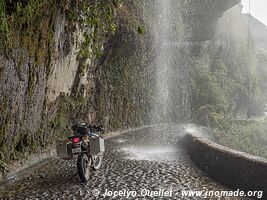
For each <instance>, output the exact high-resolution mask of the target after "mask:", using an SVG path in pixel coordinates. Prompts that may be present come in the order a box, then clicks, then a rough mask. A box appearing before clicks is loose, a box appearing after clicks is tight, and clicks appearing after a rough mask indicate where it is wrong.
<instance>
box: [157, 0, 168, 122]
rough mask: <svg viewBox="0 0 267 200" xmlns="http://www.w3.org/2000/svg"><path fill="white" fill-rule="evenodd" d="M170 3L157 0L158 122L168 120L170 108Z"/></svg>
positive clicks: (166, 0)
mask: <svg viewBox="0 0 267 200" xmlns="http://www.w3.org/2000/svg"><path fill="white" fill-rule="evenodd" d="M170 6H171V5H170V1H169V0H157V1H156V11H157V13H158V15H157V18H158V19H157V21H158V23H155V25H156V27H154V39H155V41H154V42H155V44H156V46H157V48H158V52H157V53H158V55H157V56H158V57H157V58H156V61H155V67H156V93H155V97H156V98H155V104H154V111H155V112H154V114H155V115H154V117H155V118H156V121H160V120H161V119H166V118H167V115H168V111H169V106H170V102H169V101H170V88H169V81H168V79H169V78H170V58H171V55H170V54H169V53H171V52H168V46H167V43H168V42H169V32H170V28H171V21H170V14H171V13H170Z"/></svg>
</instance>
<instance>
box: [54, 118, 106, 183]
mask: <svg viewBox="0 0 267 200" xmlns="http://www.w3.org/2000/svg"><path fill="white" fill-rule="evenodd" d="M71 131H72V132H73V134H74V135H73V136H71V137H68V138H67V140H64V141H62V140H61V141H60V140H58V141H56V149H57V155H58V157H60V158H61V159H64V160H70V159H73V158H74V157H78V158H77V169H78V174H79V177H80V179H81V181H82V182H87V181H88V180H89V178H90V169H91V168H92V169H93V170H98V169H99V168H100V167H101V164H102V159H103V154H104V151H105V145H104V139H103V138H102V137H101V136H99V135H98V134H96V132H100V131H104V128H103V126H101V125H100V126H97V125H90V124H86V123H82V124H75V125H73V126H72V127H71Z"/></svg>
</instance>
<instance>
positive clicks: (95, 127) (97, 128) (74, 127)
mask: <svg viewBox="0 0 267 200" xmlns="http://www.w3.org/2000/svg"><path fill="white" fill-rule="evenodd" d="M81 127H85V128H89V129H90V130H92V131H96V132H99V131H104V130H105V129H104V127H103V126H102V125H95V124H88V123H86V124H74V125H72V127H71V129H72V130H74V131H75V130H77V129H78V128H81Z"/></svg>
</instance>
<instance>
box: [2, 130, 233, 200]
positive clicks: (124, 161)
mask: <svg viewBox="0 0 267 200" xmlns="http://www.w3.org/2000/svg"><path fill="white" fill-rule="evenodd" d="M182 132H183V128H182V126H160V127H157V128H155V127H154V128H146V129H143V130H139V131H130V132H128V133H125V134H123V135H119V136H116V137H113V138H109V139H107V140H106V141H105V142H106V152H105V156H104V162H103V165H102V167H101V169H100V170H98V171H93V172H92V173H91V179H90V181H89V182H88V183H86V184H84V183H81V182H80V180H79V177H78V174H77V168H76V162H75V161H63V160H59V159H54V160H51V161H49V162H46V164H42V165H41V166H40V167H39V168H38V169H36V170H34V171H33V172H32V173H31V174H30V175H28V176H26V177H23V178H21V179H20V180H18V181H16V182H14V183H12V184H8V185H7V186H5V187H4V188H2V189H1V190H0V199H16V200H17V199H77V200H78V199H182V200H183V199H203V198H200V197H183V196H182V191H183V190H225V188H224V187H223V186H221V185H219V184H217V183H216V182H215V181H213V180H212V179H210V178H208V177H207V176H206V175H205V174H203V172H201V171H200V170H198V169H197V168H196V167H195V166H194V165H193V164H192V162H191V161H190V159H188V157H187V156H186V154H185V153H184V152H183V150H182V149H181V148H178V146H179V145H178V142H179V140H180V138H181V135H182ZM144 189H148V190H150V191H159V190H160V189H161V191H163V190H165V191H166V192H171V191H172V196H168V194H167V193H165V196H161V197H154V198H152V197H149V196H145V197H143V196H141V192H142V191H143V195H144V191H145V190H144ZM106 190H108V191H122V192H124V191H126V190H127V191H133V192H136V193H132V195H129V196H130V197H129V198H126V197H125V196H124V197H114V196H106V197H104V196H103V195H104V194H105V192H106ZM97 191H99V196H97V197H96V196H94V195H93V193H97ZM135 195H136V196H135ZM209 199H231V198H215V197H213V198H209ZM234 199H236V198H234Z"/></svg>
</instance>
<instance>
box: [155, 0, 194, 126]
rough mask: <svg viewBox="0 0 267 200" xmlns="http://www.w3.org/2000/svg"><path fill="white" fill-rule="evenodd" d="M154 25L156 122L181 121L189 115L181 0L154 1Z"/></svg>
mask: <svg viewBox="0 0 267 200" xmlns="http://www.w3.org/2000/svg"><path fill="white" fill-rule="evenodd" d="M154 7H155V8H154V9H155V13H156V14H155V17H154V18H155V19H154V20H155V22H154V27H153V31H152V34H153V37H154V46H155V49H156V58H155V61H154V63H153V65H154V66H153V67H154V68H155V71H156V72H155V77H156V81H155V82H156V83H155V90H154V105H153V111H152V114H153V122H154V123H155V122H156V123H164V122H179V121H183V120H186V119H187V118H188V116H189V113H190V112H189V96H190V95H189V84H188V74H189V73H188V71H187V67H186V66H185V64H183V63H188V62H184V59H185V56H182V55H181V53H182V50H183V48H181V47H182V45H181V41H182V35H183V31H182V26H183V25H182V23H181V19H180V17H181V16H180V15H179V2H177V1H173V0H155V1H154Z"/></svg>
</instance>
